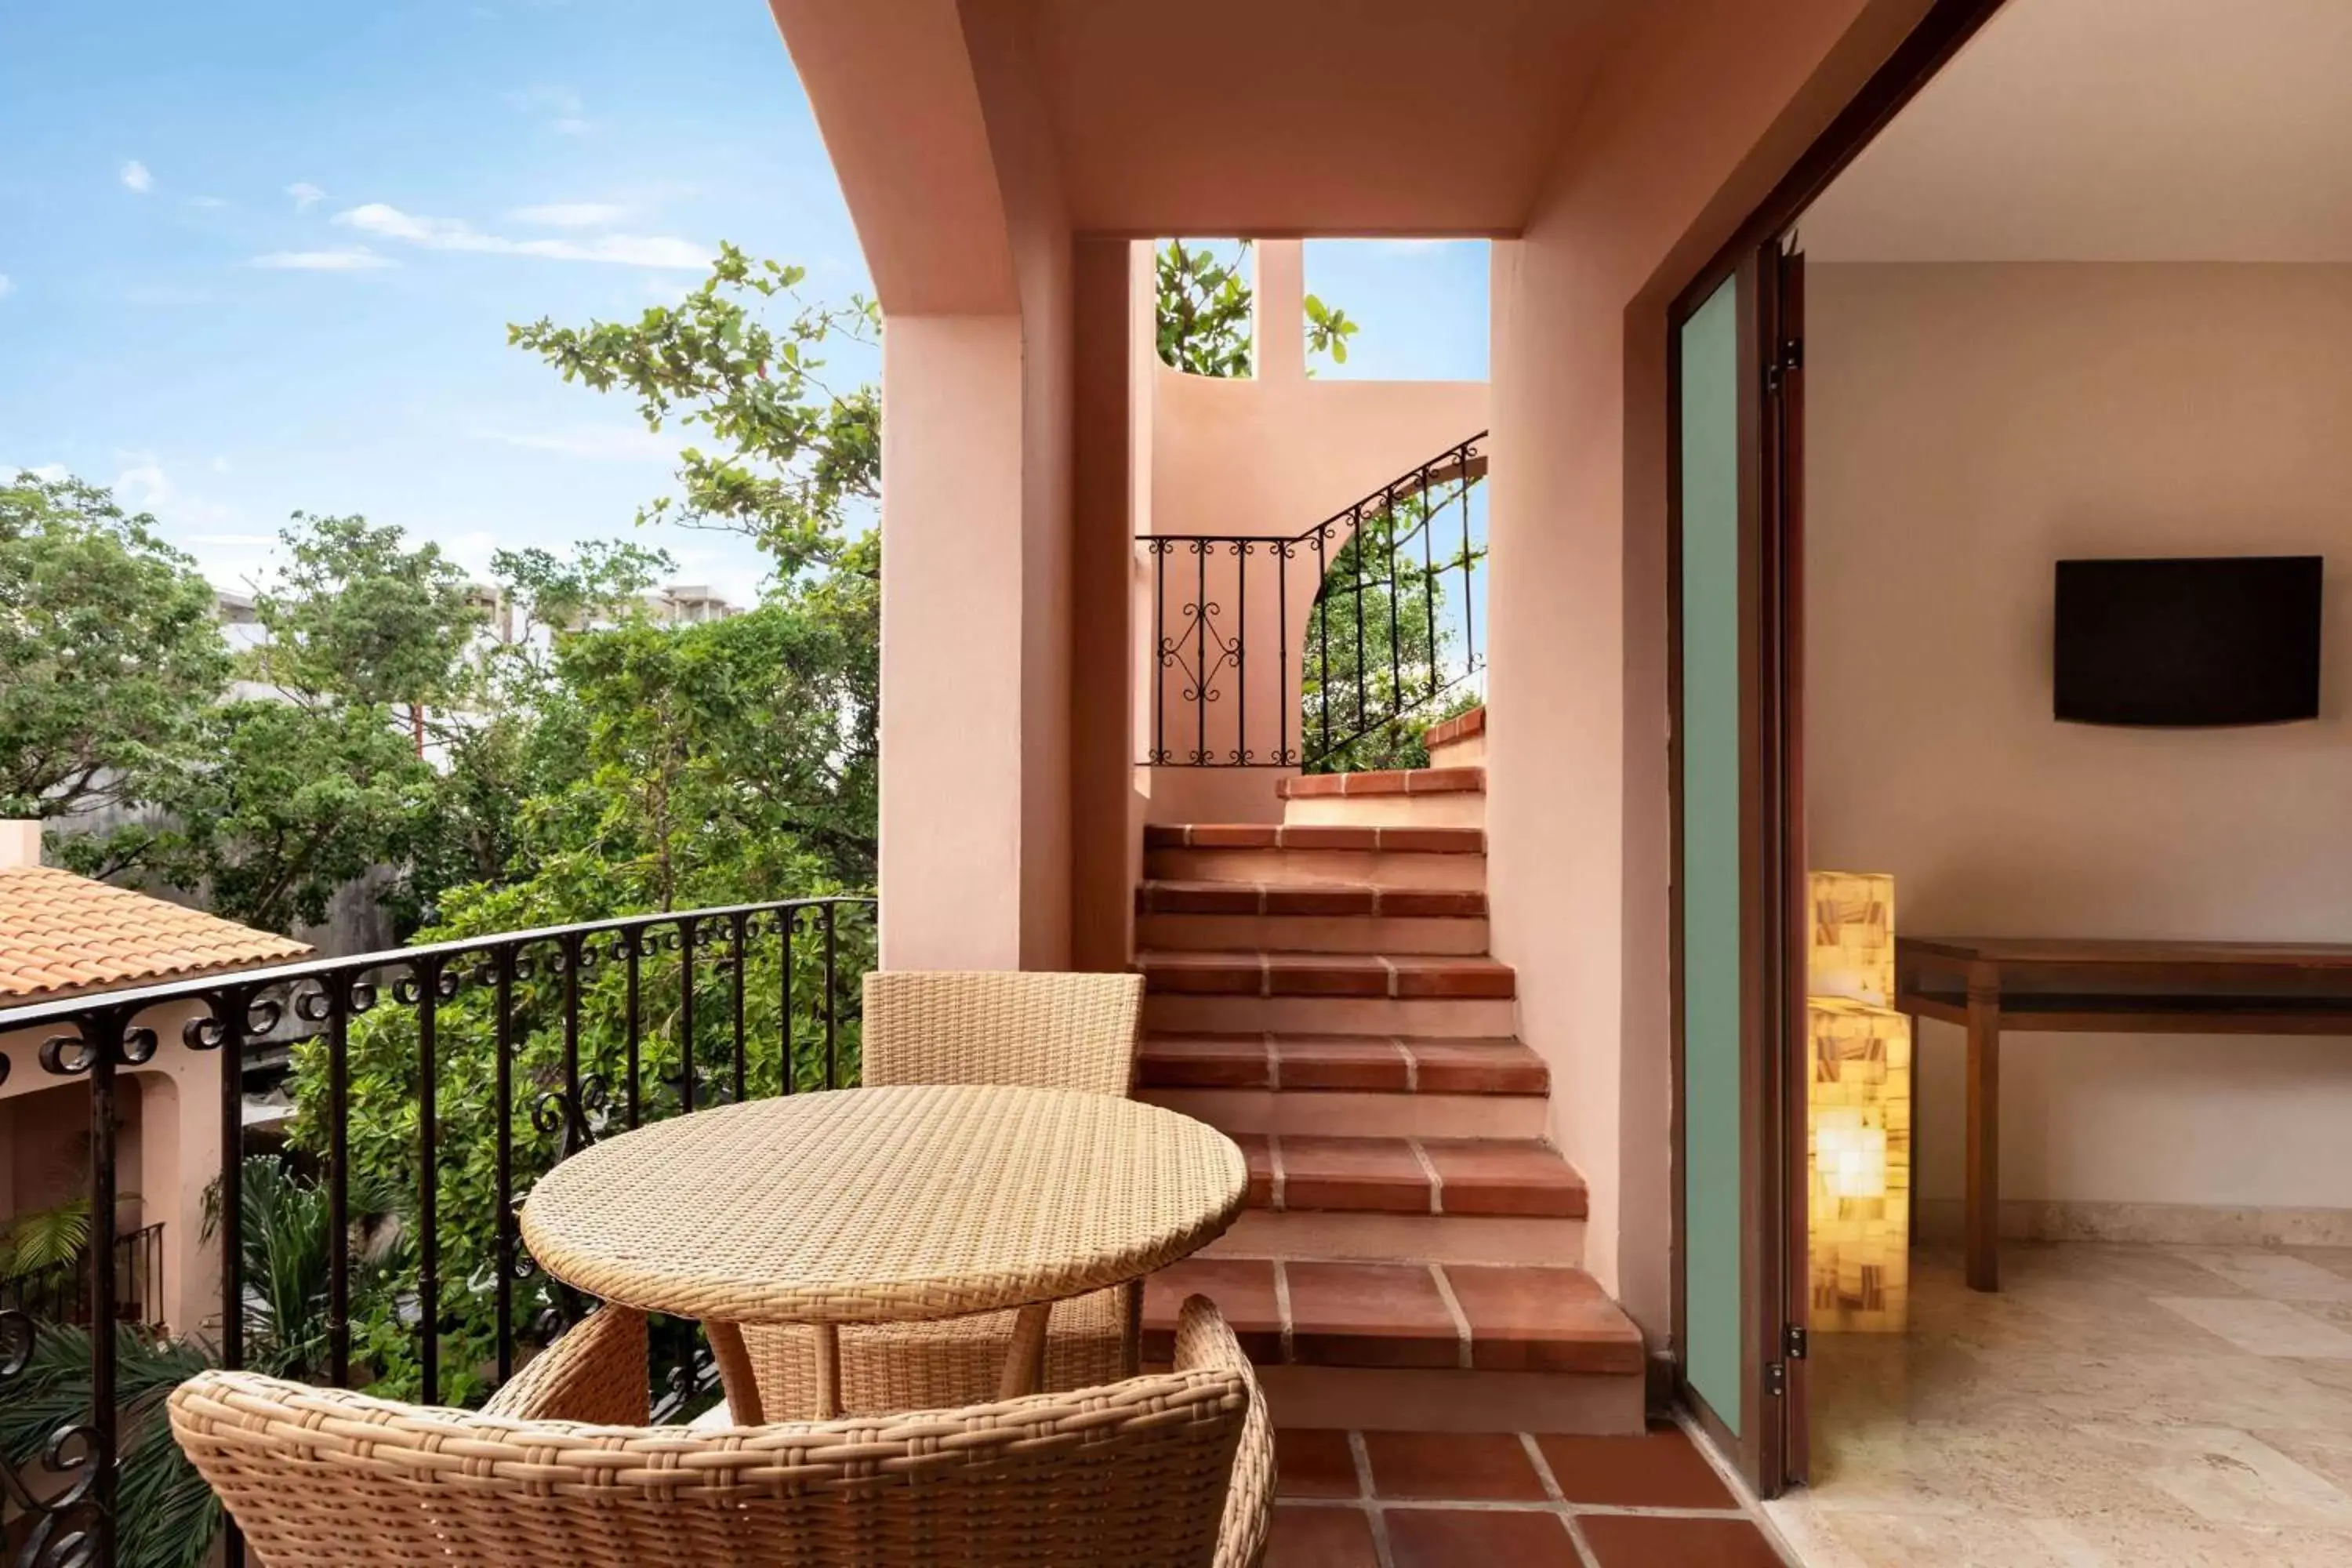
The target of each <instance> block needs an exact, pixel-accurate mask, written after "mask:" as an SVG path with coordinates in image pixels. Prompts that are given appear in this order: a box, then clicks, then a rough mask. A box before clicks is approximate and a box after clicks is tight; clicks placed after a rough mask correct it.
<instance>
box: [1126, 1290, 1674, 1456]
mask: <svg viewBox="0 0 2352 1568" xmlns="http://www.w3.org/2000/svg"><path fill="white" fill-rule="evenodd" d="M1196 1293H1197V1294H1200V1295H1205V1296H1207V1297H1209V1298H1210V1299H1211V1300H1214V1301H1215V1302H1216V1303H1217V1305H1218V1307H1219V1309H1220V1310H1223V1313H1224V1315H1225V1319H1226V1321H1228V1322H1230V1323H1232V1324H1233V1326H1234V1331H1235V1333H1236V1334H1237V1335H1238V1336H1239V1337H1240V1340H1241V1342H1242V1346H1243V1349H1244V1351H1245V1352H1247V1353H1248V1355H1249V1356H1250V1359H1251V1360H1252V1361H1253V1362H1255V1363H1256V1364H1257V1366H1258V1368H1259V1378H1260V1381H1261V1382H1262V1383H1263V1384H1265V1393H1266V1398H1267V1402H1268V1405H1270V1407H1271V1411H1272V1414H1273V1415H1274V1418H1275V1420H1276V1424H1277V1425H1282V1426H1347V1425H1360V1426H1375V1427H1381V1428H1386V1429H1402V1430H1414V1429H1422V1430H1432V1429H1470V1428H1469V1427H1465V1426H1463V1424H1464V1423H1465V1422H1466V1423H1471V1424H1473V1426H1475V1429H1480V1430H1493V1429H1496V1427H1497V1426H1500V1427H1503V1428H1507V1429H1514V1430H1520V1431H1593V1432H1603V1431H1626V1432H1637V1431H1639V1430H1641V1427H1642V1419H1643V1410H1642V1401H1643V1346H1642V1336H1641V1331H1640V1330H1638V1329H1637V1328H1635V1327H1634V1325H1633V1321H1631V1320H1630V1319H1628V1318H1627V1317H1626V1316H1625V1314H1624V1312H1623V1311H1622V1310H1620V1309H1619V1307H1618V1306H1617V1304H1616V1303H1615V1302H1613V1301H1612V1300H1610V1299H1609V1297H1608V1295H1607V1293H1606V1292H1604V1291H1602V1290H1601V1288H1600V1287H1599V1286H1598V1285H1596V1284H1594V1283H1593V1281H1592V1279H1591V1276H1589V1275H1587V1274H1585V1273H1584V1272H1583V1270H1581V1269H1578V1268H1557V1267H1528V1266H1514V1265H1478V1264H1461V1263H1448V1264H1431V1263H1362V1262H1343V1261H1338V1260H1331V1259H1304V1258H1276V1259H1267V1258H1188V1259H1186V1260H1185V1261H1183V1262H1181V1263H1178V1264H1175V1265H1173V1266H1172V1267H1171V1268H1165V1269H1162V1270H1160V1272H1159V1273H1158V1274H1155V1275H1152V1276H1150V1278H1149V1279H1146V1280H1145V1282H1144V1293H1143V1302H1144V1305H1143V1346H1142V1350H1143V1359H1144V1361H1145V1363H1146V1364H1160V1363H1164V1362H1165V1361H1166V1360H1167V1359H1168V1357H1169V1356H1170V1355H1171V1353H1172V1350H1173V1334H1174V1330H1175V1320H1176V1313H1177V1310H1178V1308H1179V1307H1180V1306H1181V1304H1182V1302H1183V1300H1185V1298H1186V1297H1188V1296H1191V1295H1193V1294H1196Z"/></svg>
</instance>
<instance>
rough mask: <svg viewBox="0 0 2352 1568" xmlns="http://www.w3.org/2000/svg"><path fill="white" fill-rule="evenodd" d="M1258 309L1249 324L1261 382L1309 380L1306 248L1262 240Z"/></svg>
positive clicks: (1258, 255) (1290, 241)
mask: <svg viewBox="0 0 2352 1568" xmlns="http://www.w3.org/2000/svg"><path fill="white" fill-rule="evenodd" d="M1250 251H1251V254H1252V255H1254V256H1255V258H1257V263H1256V265H1257V277H1256V279H1255V289H1256V300H1255V313H1254V315H1253V318H1252V320H1251V322H1250V330H1251V334H1252V336H1251V342H1250V363H1251V369H1252V370H1253V371H1254V372H1255V374H1256V376H1257V379H1258V380H1260V381H1305V380H1306V379H1307V249H1306V247H1305V246H1303V245H1301V244H1300V243H1299V242H1298V241H1297V240H1295V239H1261V240H1259V241H1258V242H1257V243H1256V244H1255V245H1253V246H1251V247H1250Z"/></svg>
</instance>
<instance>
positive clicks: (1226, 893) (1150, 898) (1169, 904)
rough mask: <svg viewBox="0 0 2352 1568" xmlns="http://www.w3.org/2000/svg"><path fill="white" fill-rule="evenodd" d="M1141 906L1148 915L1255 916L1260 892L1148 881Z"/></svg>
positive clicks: (1243, 886) (1237, 886) (1245, 887)
mask: <svg viewBox="0 0 2352 1568" xmlns="http://www.w3.org/2000/svg"><path fill="white" fill-rule="evenodd" d="M1139 903H1140V907H1141V908H1142V910H1143V911H1144V912H1145V913H1147V914H1158V915H1254V914H1255V913H1257V906H1258V890H1257V889H1255V887H1252V886H1250V885H1248V884H1246V883H1240V882H1165V881H1147V882H1145V883H1144V884H1143V890H1142V896H1141V899H1140V900H1139Z"/></svg>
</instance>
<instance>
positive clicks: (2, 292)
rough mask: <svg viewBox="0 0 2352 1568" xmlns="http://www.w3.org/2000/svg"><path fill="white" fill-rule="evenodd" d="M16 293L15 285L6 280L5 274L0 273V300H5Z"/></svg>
mask: <svg viewBox="0 0 2352 1568" xmlns="http://www.w3.org/2000/svg"><path fill="white" fill-rule="evenodd" d="M15 292H16V285H15V284H14V283H12V282H10V281H9V280H8V275H7V274H6V273H5V272H0V300H5V299H6V298H7V297H8V296H9V295H11V294H14V293H15Z"/></svg>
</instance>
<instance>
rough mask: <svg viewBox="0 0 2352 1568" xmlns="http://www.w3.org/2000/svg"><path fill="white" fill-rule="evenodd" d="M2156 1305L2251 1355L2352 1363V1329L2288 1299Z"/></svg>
mask: <svg viewBox="0 0 2352 1568" xmlns="http://www.w3.org/2000/svg"><path fill="white" fill-rule="evenodd" d="M2156 1304H2157V1305H2158V1306H2159V1307H2162V1308H2164V1309H2165V1310H2167V1311H2170V1312H2178V1313H2179V1314H2180V1315H2181V1316H2182V1317H2184V1318H2186V1319H2188V1320H2189V1321H2190V1322H2192V1323H2195V1324H2196V1325H2197V1326H2198V1327H2199V1328H2201V1329H2209V1330H2210V1331H2213V1332H2214V1333H2217V1334H2219V1335H2221V1337H2222V1338H2223V1339H2225V1340H2227V1341H2229V1342H2231V1344H2233V1345H2235V1346H2237V1347H2238V1348H2239V1349H2240V1350H2242V1351H2244V1352H2247V1353H2248V1354H2250V1355H2265V1356H2314V1357H2318V1358H2321V1359H2324V1360H2328V1361H2352V1333H2347V1332H2346V1331H2344V1330H2342V1329H2339V1328H2337V1327H2336V1325H2335V1324H2333V1323H2331V1322H2329V1321H2326V1319H2325V1318H2316V1317H2314V1316H2312V1315H2311V1314H2310V1313H2308V1312H2303V1311H2298V1310H2295V1309H2294V1307H2291V1306H2289V1305H2288V1304H2287V1303H2285V1302H2284V1301H2263V1300H2250V1299H2249V1300H2227V1299H2215V1298H2210V1297H2202V1296H2159V1297H2158V1298H2157V1300H2156Z"/></svg>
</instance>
